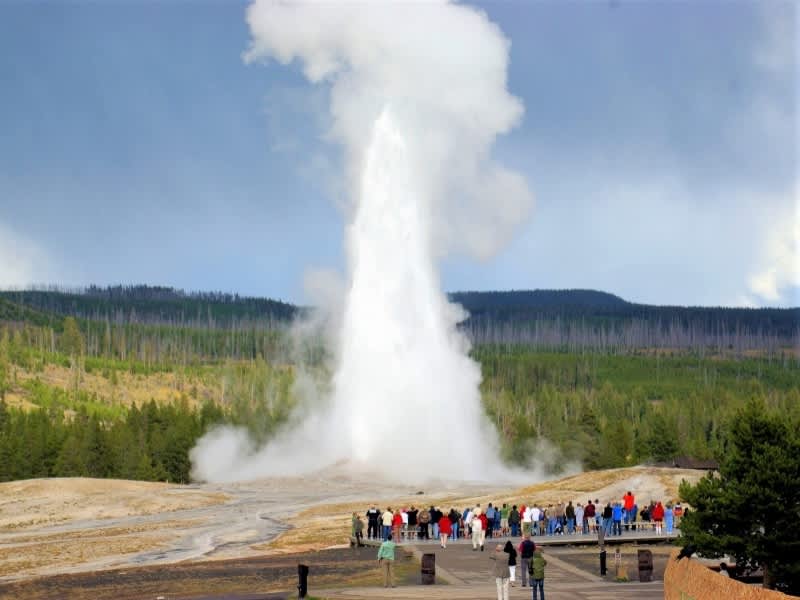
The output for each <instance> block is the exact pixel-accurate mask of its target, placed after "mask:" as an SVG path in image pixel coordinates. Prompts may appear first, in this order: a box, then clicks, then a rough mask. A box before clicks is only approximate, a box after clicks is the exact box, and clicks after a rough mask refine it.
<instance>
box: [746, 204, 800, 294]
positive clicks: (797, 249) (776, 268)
mask: <svg viewBox="0 0 800 600" xmlns="http://www.w3.org/2000/svg"><path fill="white" fill-rule="evenodd" d="M789 208H790V209H789V210H783V211H781V213H776V214H774V215H771V216H770V218H769V220H768V222H767V223H766V224H765V227H764V231H763V236H762V240H761V244H760V247H759V248H758V263H757V268H756V269H755V270H754V272H753V273H752V275H751V276H750V278H749V280H748V287H749V291H750V292H751V293H752V294H753V295H754V296H755V297H756V300H755V302H756V303H759V304H763V303H782V302H786V301H790V298H787V295H788V294H789V292H790V289H791V288H792V287H798V286H800V203H798V198H797V196H796V197H795V200H794V202H793V205H792V206H791V207H789Z"/></svg>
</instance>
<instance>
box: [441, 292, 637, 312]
mask: <svg viewBox="0 0 800 600" xmlns="http://www.w3.org/2000/svg"><path fill="white" fill-rule="evenodd" d="M448 296H449V297H450V299H451V300H452V301H453V302H458V303H459V304H460V305H461V306H463V307H464V308H466V309H467V310H468V311H470V313H472V314H478V313H483V312H487V311H498V310H512V311H513V310H531V309H536V308H547V309H552V308H557V309H563V310H575V309H586V308H589V309H607V308H620V307H626V306H631V304H630V303H629V302H626V301H625V300H623V299H622V298H620V297H619V296H615V295H614V294H609V293H607V292H598V291H595V290H511V291H509V292H494V291H493V292H453V293H451V294H448Z"/></svg>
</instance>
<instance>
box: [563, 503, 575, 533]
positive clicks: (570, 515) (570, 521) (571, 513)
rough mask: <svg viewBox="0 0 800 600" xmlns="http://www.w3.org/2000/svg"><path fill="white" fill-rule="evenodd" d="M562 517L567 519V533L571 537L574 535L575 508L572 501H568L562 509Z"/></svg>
mask: <svg viewBox="0 0 800 600" xmlns="http://www.w3.org/2000/svg"><path fill="white" fill-rule="evenodd" d="M564 516H565V517H566V518H567V533H568V534H570V535H572V534H573V533H575V517H576V515H575V507H574V506H572V500H570V501H569V504H567V507H566V508H565V509H564Z"/></svg>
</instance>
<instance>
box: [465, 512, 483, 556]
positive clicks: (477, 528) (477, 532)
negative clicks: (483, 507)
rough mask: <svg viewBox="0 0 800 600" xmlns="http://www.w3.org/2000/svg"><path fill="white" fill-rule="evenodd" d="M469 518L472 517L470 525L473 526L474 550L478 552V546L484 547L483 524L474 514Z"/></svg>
mask: <svg viewBox="0 0 800 600" xmlns="http://www.w3.org/2000/svg"><path fill="white" fill-rule="evenodd" d="M468 516H471V517H472V519H471V520H470V525H472V549H473V550H477V549H478V546H482V545H483V541H482V537H483V535H482V534H483V523H481V520H480V519H479V518H478V516H477V515H476V514H475V513H474V512H473V513H472V515H468Z"/></svg>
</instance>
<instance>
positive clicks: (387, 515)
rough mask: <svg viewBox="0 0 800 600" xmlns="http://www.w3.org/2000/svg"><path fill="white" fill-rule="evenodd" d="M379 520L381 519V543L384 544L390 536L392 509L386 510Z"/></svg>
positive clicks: (392, 517) (392, 518)
mask: <svg viewBox="0 0 800 600" xmlns="http://www.w3.org/2000/svg"><path fill="white" fill-rule="evenodd" d="M381 518H382V519H383V541H384V542H385V541H386V540H387V539H388V538H389V536H390V535H391V534H392V521H393V520H394V513H393V512H392V508H391V507H389V508H387V509H386V512H384V513H383V517H381Z"/></svg>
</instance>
